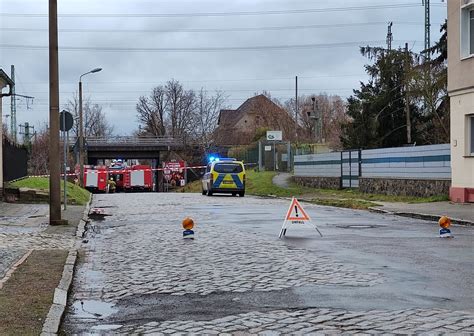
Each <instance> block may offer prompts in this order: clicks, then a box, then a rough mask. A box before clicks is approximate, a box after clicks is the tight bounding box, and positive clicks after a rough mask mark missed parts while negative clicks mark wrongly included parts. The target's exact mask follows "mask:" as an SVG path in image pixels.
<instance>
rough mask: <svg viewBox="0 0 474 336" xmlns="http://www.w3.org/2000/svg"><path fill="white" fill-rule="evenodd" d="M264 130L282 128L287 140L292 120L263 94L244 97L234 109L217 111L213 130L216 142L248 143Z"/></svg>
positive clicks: (290, 132) (221, 143)
mask: <svg viewBox="0 0 474 336" xmlns="http://www.w3.org/2000/svg"><path fill="white" fill-rule="evenodd" d="M266 130H273V131H276V130H278V131H282V133H283V140H285V141H288V140H291V137H292V136H293V135H294V133H295V122H294V121H293V119H292V118H291V117H290V115H289V114H288V113H287V112H286V111H285V110H284V109H283V108H281V107H280V106H278V105H277V104H275V103H274V102H273V101H272V100H271V99H269V98H268V97H266V96H265V95H258V96H255V97H252V98H249V99H247V100H246V101H245V102H244V103H243V104H242V105H240V106H239V107H238V108H237V109H235V110H221V111H220V113H219V119H218V127H217V129H216V131H215V143H216V144H217V145H221V146H226V145H248V144H250V143H252V142H254V141H256V140H258V139H256V138H258V137H261V136H265V134H266Z"/></svg>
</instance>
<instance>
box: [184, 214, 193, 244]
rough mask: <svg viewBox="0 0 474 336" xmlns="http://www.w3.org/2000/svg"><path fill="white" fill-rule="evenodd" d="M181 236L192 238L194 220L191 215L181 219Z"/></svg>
mask: <svg viewBox="0 0 474 336" xmlns="http://www.w3.org/2000/svg"><path fill="white" fill-rule="evenodd" d="M182 225H183V229H184V231H183V238H185V239H194V231H193V230H192V229H193V227H194V220H193V219H192V218H191V217H186V218H185V219H183V222H182Z"/></svg>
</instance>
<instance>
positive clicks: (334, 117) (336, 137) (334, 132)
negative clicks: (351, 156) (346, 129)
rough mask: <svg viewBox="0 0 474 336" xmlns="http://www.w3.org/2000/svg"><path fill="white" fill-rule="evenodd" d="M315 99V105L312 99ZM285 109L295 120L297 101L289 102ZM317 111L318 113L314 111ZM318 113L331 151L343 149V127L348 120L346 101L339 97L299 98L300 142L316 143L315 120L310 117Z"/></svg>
mask: <svg viewBox="0 0 474 336" xmlns="http://www.w3.org/2000/svg"><path fill="white" fill-rule="evenodd" d="M313 97H314V98H315V103H314V105H313V100H312V98H313ZM283 106H284V108H285V109H286V110H287V111H288V113H289V114H290V115H291V116H292V117H293V118H294V116H295V100H294V98H292V99H289V100H287V101H286V102H285V103H284V104H283ZM313 109H315V110H316V111H313ZM314 112H316V113H317V114H319V115H322V138H323V139H324V142H325V143H327V144H328V146H329V147H330V148H331V149H341V148H342V145H341V142H340V134H341V125H342V124H343V123H344V122H346V121H347V120H348V117H347V114H346V110H345V105H344V101H343V100H342V98H341V97H339V96H337V95H331V96H328V95H327V94H318V95H313V96H301V97H298V139H299V141H310V142H313V141H316V139H315V134H316V130H315V120H314V119H313V118H311V117H310V114H311V115H312V114H313V113H314Z"/></svg>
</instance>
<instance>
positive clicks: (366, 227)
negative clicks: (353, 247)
mask: <svg viewBox="0 0 474 336" xmlns="http://www.w3.org/2000/svg"><path fill="white" fill-rule="evenodd" d="M338 227H340V228H343V229H372V228H375V227H377V226H375V225H358V224H354V225H339V226H338Z"/></svg>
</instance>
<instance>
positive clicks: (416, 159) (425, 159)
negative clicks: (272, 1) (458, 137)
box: [294, 144, 451, 187]
mask: <svg viewBox="0 0 474 336" xmlns="http://www.w3.org/2000/svg"><path fill="white" fill-rule="evenodd" d="M450 152H451V150H450V145H449V144H441V145H428V146H415V147H397V148H377V149H365V150H348V151H342V152H332V153H325V154H311V155H296V156H295V159H294V160H295V162H294V175H295V176H300V177H322V178H324V177H339V178H341V186H342V187H358V185H359V178H396V179H428V180H449V179H450V178H451V153H450Z"/></svg>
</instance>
